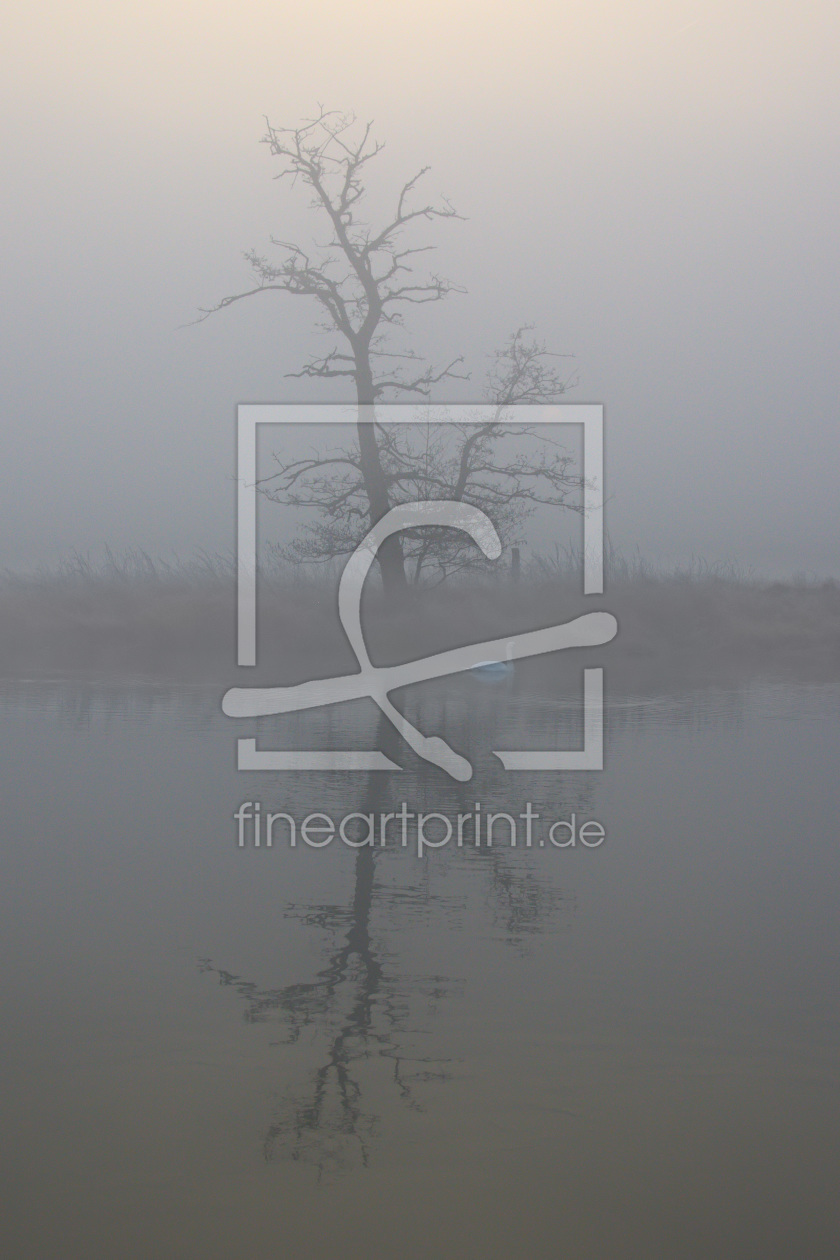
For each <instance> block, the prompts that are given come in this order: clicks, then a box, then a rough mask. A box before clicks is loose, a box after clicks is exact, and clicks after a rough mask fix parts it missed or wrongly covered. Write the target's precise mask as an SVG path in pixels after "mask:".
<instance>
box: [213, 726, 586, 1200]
mask: <svg viewBox="0 0 840 1260" xmlns="http://www.w3.org/2000/svg"><path fill="white" fill-rule="evenodd" d="M397 738H398V737H397V736H396V732H394V730H393V728H392V727H391V726H390V724H388V723H387V722H386V721H385V719H384V718H383V719H382V720H381V722H380V727H379V732H378V741H379V742H378V746H379V747H380V748H382V749H383V750H384V751H385V753H386V755H387V756H389V757H396V755H397V753H398V750H397V748H396V747H395V746H392V745H393V743H394V741H396V740H397ZM487 786H488V787H491V788H493V789H498V787H500V786H501V785H500V784H494V783H492V782H491V783H488V785H487ZM388 790H389V789H388V787H387V785H386V776H383V775H381V774H371V775H369V778H368V783H367V785H366V788H365V792H364V797H363V803H361V804H360V805H359V806H358V807H357V808H358V810H359V812H361V813H378V812H381V811H382V810H383V809H385V808H387V806H386V801H385V794H386V792H387V791H388ZM508 790H509V789H508ZM474 793H475V787H474V785H473V786H470V785H462V784H458V785H453V786H452V788H451V789H450V805H451V808H452V809H453V811H457V810H461V811H468V810H469V809H471V808H472V795H471V794H474ZM494 795H495V790H494ZM499 808H502V806H501V805H500V806H499ZM406 856H407V854H406V852H405V851H403V850H401V849H390V850H389V849H387V848H384V849H383V848H372V847H365V848H361V849H359V850H358V851H357V853H356V857H355V865H354V872H353V884H352V897H351V899H350V902H349V904H345V905H317V904H316V905H309V906H303V907H301V906H294V905H292V906H289V907H287V910H286V914H287V915H290V916H292V917H295V918H297V919H298V920H299V921H300V922H301V923H302V924H303V925H304V926H307V927H313V928H320V929H322V930H324V931H325V932H327V933H328V934H329V935H330V936H331V938H332V939H333V942H334V943H333V945H332V947H331V948H330V950H329V953H328V956H327V961H326V964H325V966H323V967H322V968H321V970H320V971H319V972H318V973H317V974H316V975H315V977H314V978H313V979H311V980H308V981H299V982H296V983H293V984H288V985H285V986H283V987H282V988H277V989H265V988H260V987H259V986H258V985H257V984H256V983H254V982H253V981H250V980H248V979H246V978H244V977H242V976H239V975H235V974H233V973H232V972H229V971H226V970H224V969H223V968H221V967H218V966H216V965H215V964H214V963H213V962H211V961H210V960H209V959H204V960H202V962H201V964H200V966H201V970H202V971H203V972H208V973H212V974H214V975H216V976H217V977H218V980H219V982H220V984H222V985H224V986H226V987H230V988H233V989H234V990H235V991H236V993H237V994H238V995H239V997H240V998H241V999H242V1001H243V1002H244V1005H245V1009H244V1012H243V1014H244V1018H245V1020H246V1021H247V1022H249V1023H257V1022H262V1021H264V1020H267V1019H271V1018H277V1019H278V1020H279V1022H280V1024H281V1027H282V1029H283V1033H284V1035H283V1036H282V1037H281V1038H280V1039H279V1042H280V1044H292V1043H295V1042H298V1041H299V1040H300V1039H301V1036H302V1034H303V1033H304V1031H305V1030H308V1031H309V1032H311V1033H312V1034H313V1041H314V1042H317V1043H318V1044H319V1046H320V1049H319V1050H317V1051H315V1050H314V1049H313V1057H314V1059H315V1066H314V1067H310V1069H309V1071H308V1073H307V1079H306V1082H305V1084H304V1085H303V1086H302V1087H301V1088H300V1089H298V1090H296V1091H290V1092H289V1093H288V1094H287V1095H286V1097H285V1098H284V1099H283V1101H282V1103H281V1104H280V1106H279V1108H278V1110H277V1112H276V1114H275V1117H274V1119H273V1121H272V1123H271V1125H270V1127H269V1128H268V1130H267V1132H266V1133H265V1136H264V1142H263V1150H264V1155H265V1159H266V1160H267V1161H269V1162H274V1161H278V1160H282V1159H292V1160H300V1161H305V1162H307V1163H310V1164H312V1165H313V1166H314V1167H315V1168H316V1169H317V1171H318V1175H319V1177H321V1176H323V1175H325V1174H334V1173H340V1172H342V1171H344V1170H348V1169H350V1168H351V1167H353V1166H356V1165H358V1164H359V1163H361V1164H362V1165H364V1166H367V1164H368V1162H369V1159H370V1155H371V1149H372V1143H373V1140H374V1136H375V1132H376V1129H377V1126H378V1124H379V1121H380V1116H381V1111H382V1108H381V1107H380V1108H379V1109H373V1108H371V1104H370V1097H369V1096H370V1095H371V1094H372V1093H373V1092H374V1090H375V1089H376V1086H375V1085H374V1084H372V1082H371V1079H370V1073H369V1072H368V1073H367V1074H366V1073H365V1065H366V1063H368V1064H369V1063H370V1062H371V1061H373V1060H378V1061H379V1062H380V1063H381V1061H382V1060H383V1059H390V1060H391V1061H392V1068H391V1069H389V1072H388V1081H389V1088H390V1089H392V1090H393V1091H395V1093H396V1097H397V1098H398V1099H399V1100H400V1102H401V1103H402V1104H403V1105H404V1106H405V1107H406V1108H409V1109H411V1110H414V1111H423V1110H424V1109H425V1101H424V1098H423V1097H422V1087H423V1086H425V1085H427V1084H429V1083H434V1082H445V1081H447V1080H449V1079H450V1077H451V1075H452V1071H453V1063H454V1062H455V1061H454V1060H452V1059H447V1058H445V1057H437V1056H435V1055H433V1054H428V1053H422V1052H420V1042H422V1041H423V1040H426V1041H427V1042H428V1041H429V1039H430V1035H431V1032H432V1028H433V1025H434V1022H435V1012H436V1008H437V1006H438V1004H439V1003H440V1002H441V1001H445V1000H446V999H448V998H451V997H453V996H454V995H455V994H457V992H458V990H459V989H460V988H461V987H462V986H461V982H460V981H458V980H453V979H452V978H450V977H447V976H443V975H427V976H423V975H416V974H405V973H404V972H401V970H400V968H399V967H398V965H397V962H396V957H395V953H394V951H393V950H392V949H390V948H389V938H392V937H393V934H394V932H395V930H396V929H398V928H399V926H400V924H401V923H404V921H405V913H406V912H407V911H408V912H413V913H414V914H417V913H418V912H419V913H422V914H423V915H424V916H425V917H428V918H430V919H432V920H433V921H438V920H439V918H440V917H441V915H443V916H446V915H447V914H449V915H451V914H452V913H453V912H454V913H456V914H457V913H458V912H459V911H460V910H462V909H463V908H464V907H463V903H462V902H459V900H458V898H457V897H455V896H443V895H441V894H433V893H432V892H431V891H430V887H429V882H428V879H425V880H424V881H423V882H422V884H421V886H420V887H419V888H410V889H407V888H405V886H400V887H399V888H398V889H393V888H390V889H389V887H388V886H387V883H386V881H385V880H384V879H383V873H384V869H385V868H384V866H383V864H384V863H387V862H388V861H389V860H393V861H397V862H401V859H404V858H405V857H406ZM436 857H437V858H438V859H441V860H442V862H444V863H451V862H452V861H458V862H461V863H464V862H468V863H470V864H473V869H475V868H476V867H478V869H479V870H480V872H481V874H482V876H483V881H482V882H484V881H486V883H485V887H487V888H488V889H489V894H490V895H489V898H488V900H489V902H490V910H491V917H492V921H493V923H494V925H495V928H496V933H497V934H499V935H501V936H502V937H503V939H504V940H505V941H506V942H507V943H509V944H511V945H514V946H515V947H517V948H523V947H524V946H525V944H526V942H527V937H528V936H529V935H532V934H534V933H537V932H539V931H541V930H542V929H543V928H544V927H545V925H546V923H547V922H548V921H549V920H550V919H552V917H553V916H554V915H555V914H556V912H557V910H558V908H559V907H560V905H561V903H562V902H564V901H566V902H567V903H568V898H564V896H563V894H562V893H561V891H560V890H559V889H558V888H557V887H555V886H554V885H553V883H552V882H550V880H549V879H548V878H547V877H546V875H545V874H542V873H540V870H539V868H537V869H534V868H532V866H531V865H530V864H529V863H528V862H526V861H523V854H522V853H521V851H513V852H511V850H509V849H508V848H507V847H506V846H505V847H497V848H491V849H488V848H486V847H481V848H478V847H473V846H472V845H469V846H465V847H464V848H462V849H460V850H454V851H453V852H451V853H450V852H447V853H446V854H445V855H444V853H443V852H439V853H438V854H437V855H436ZM401 865H402V863H401ZM424 869H425V870H426V871H428V867H425V868H424ZM374 910H378V911H380V912H381V911H383V910H384V911H386V913H385V914H382V913H380V914H379V915H378V916H377V918H378V923H377V932H376V933H375V934H374V933H373V932H372V926H371V920H372V916H373V913H374ZM365 1095H368V1101H367V1105H366V1100H365Z"/></svg>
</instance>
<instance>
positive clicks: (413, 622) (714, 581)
mask: <svg viewBox="0 0 840 1260" xmlns="http://www.w3.org/2000/svg"><path fill="white" fill-rule="evenodd" d="M579 572H580V570H579V568H576V567H575V565H574V563H573V562H572V561H571V560H570V561H569V563H568V564H567V565H561V564H552V565H551V566H548V565H545V564H544V565H542V566H540V565H534V566H532V568H531V569H530V570H529V571H528V572H527V573H525V574H523V576H522V578H521V580H520V581H519V582H518V583H517V584H513V583H511V582H510V580H509V579H502V580H496V581H489V580H478V579H472V580H470V581H462V582H460V583H458V584H454V583H453V584H452V585H449V584H445V585H443V586H440V587H437V588H435V589H425V590H416V591H412V592H411V593H410V595H409V596H408V597H407V598H406V600H405V601H403V602H402V603H401V604H400V605H397V606H394V605H393V604H388V603H386V601H385V600H384V597H383V595H382V593H381V591H380V590H378V589H377V587H376V585H375V584H374V583H369V589H367V590H366V591H365V595H364V599H363V602H362V616H363V624H364V625H365V631H366V635H367V641H368V644H369V649H370V653H371V657H372V659H373V660H374V662H375V663H378V664H388V663H393V662H397V661H401V660H406V659H410V658H412V657H416V656H423V655H426V654H428V653H430V652H435V651H442V650H445V649H446V648H449V647H454V646H458V645H459V644H461V643H468V642H474V641H478V640H483V639H492V638H498V637H502V636H505V635H512V634H516V633H520V632H522V631H525V630H529V629H535V628H538V627H541V626H545V625H552V624H556V623H558V622H563V621H567V620H569V619H570V618H571V617H574V616H576V615H578V614H579V613H580V612H583V611H590V610H592V609H594V608H603V609H606V610H608V611H609V612H612V613H614V614H615V616H616V617H617V618H618V622H619V634H618V636H617V639H616V640H615V642H614V643H612V644H610V645H608V647H605V648H600V649H585V650H583V649H575V650H574V651H572V652H569V653H563V654H562V655H563V656H564V657H567V658H569V661H570V663H573V664H574V668H575V669H579V668H580V665H581V664H582V663H583V664H586V663H596V662H595V657H596V656H597V658H598V660H597V663H598V664H604V665H605V666H606V667H607V668H608V669H609V671H610V675H611V677H612V679H613V681H614V682H616V683H618V685H622V684H627V685H628V686H639V685H640V686H644V687H647V686H649V685H652V684H655V683H656V681H657V680H659V681H660V682H665V681H667V680H669V679H684V680H689V679H691V678H694V677H708V678H718V679H732V680H737V679H739V678H745V677H750V676H754V675H756V674H765V675H766V674H774V675H789V674H795V675H797V676H801V675H803V674H805V675H807V676H809V677H827V678H828V677H840V584H838V583H837V582H833V581H827V582H817V581H810V582H809V581H804V580H797V581H790V582H778V581H774V582H769V581H761V580H757V579H751V578H744V577H741V576H739V575H738V574H736V573H732V572H729V571H726V570H723V571H721V570H710V569H703V568H694V569H691V570H687V571H682V572H680V571H676V572H670V573H663V572H656V571H654V570H652V569H650V568H648V567H646V566H645V565H643V564H636V565H628V564H626V563H623V562H620V563H613V564H612V566H611V572H610V573H609V574H608V578H607V584H606V591H605V594H604V595H603V596H588V597H586V598H584V597H583V595H582V594H581V591H580V577H579ZM259 627H260V632H259V645H260V649H259V655H260V664H259V666H258V668H257V670H256V671H251V670H249V671H245V670H239V669H237V667H236V665H235V663H234V662H235V582H234V573H233V566H232V564H231V563H230V562H229V561H224V560H222V559H217V558H211V557H199V558H198V559H196V560H193V561H190V562H184V563H175V564H165V563H161V562H156V561H153V560H151V559H150V558H149V557H148V556H145V555H143V554H141V553H135V554H133V555H131V556H129V557H127V558H124V559H122V560H117V559H115V558H114V557H113V556H110V555H109V556H107V557H106V559H105V560H104V561H103V562H102V563H100V564H98V565H96V564H92V563H90V562H89V561H87V560H84V559H80V558H76V559H74V560H73V561H71V562H68V563H67V564H64V565H61V566H59V567H58V568H56V569H53V570H49V571H41V572H38V573H32V574H12V573H6V574H5V575H2V576H0V675H2V676H4V677H7V678H19V677H23V676H30V675H42V676H43V675H48V674H56V673H58V674H66V673H71V674H90V673H94V674H97V675H99V674H104V675H109V676H117V677H119V676H125V675H142V676H144V677H149V678H161V679H167V680H179V679H183V680H185V681H200V680H202V679H206V680H208V681H212V680H213V679H214V678H215V679H218V680H219V682H220V683H222V684H225V685H226V684H228V683H229V682H231V681H233V680H235V679H236V678H237V676H239V677H240V678H242V677H245V676H246V674H247V676H248V680H249V681H250V682H256V681H258V680H261V679H262V678H263V677H265V678H271V679H273V680H274V681H276V682H282V683H291V682H297V681H301V680H303V679H305V678H307V677H313V676H319V675H320V676H326V675H329V674H333V673H341V672H345V671H350V670H353V669H355V668H356V662H355V658H354V656H353V654H352V652H351V650H350V648H349V645H348V644H347V641H346V639H345V636H344V634H343V631H342V629H341V626H340V623H339V621H338V616H337V610H336V598H335V579H334V576H333V577H330V576H329V575H324V574H322V575H320V576H311V575H304V574H303V573H301V572H300V571H297V570H289V569H279V568H278V569H275V570H273V571H270V572H268V573H266V574H265V575H264V576H262V577H261V580H260V604H259ZM541 659H542V661H543V665H542V668H543V670H544V669H545V660H546V658H541ZM552 659H553V660H555V661H556V659H557V657H556V654H555V656H554V658H552ZM532 668H533V669H534V670H537V671H538V670H539V669H540V666H539V664H535V665H534V666H533V667H532Z"/></svg>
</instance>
